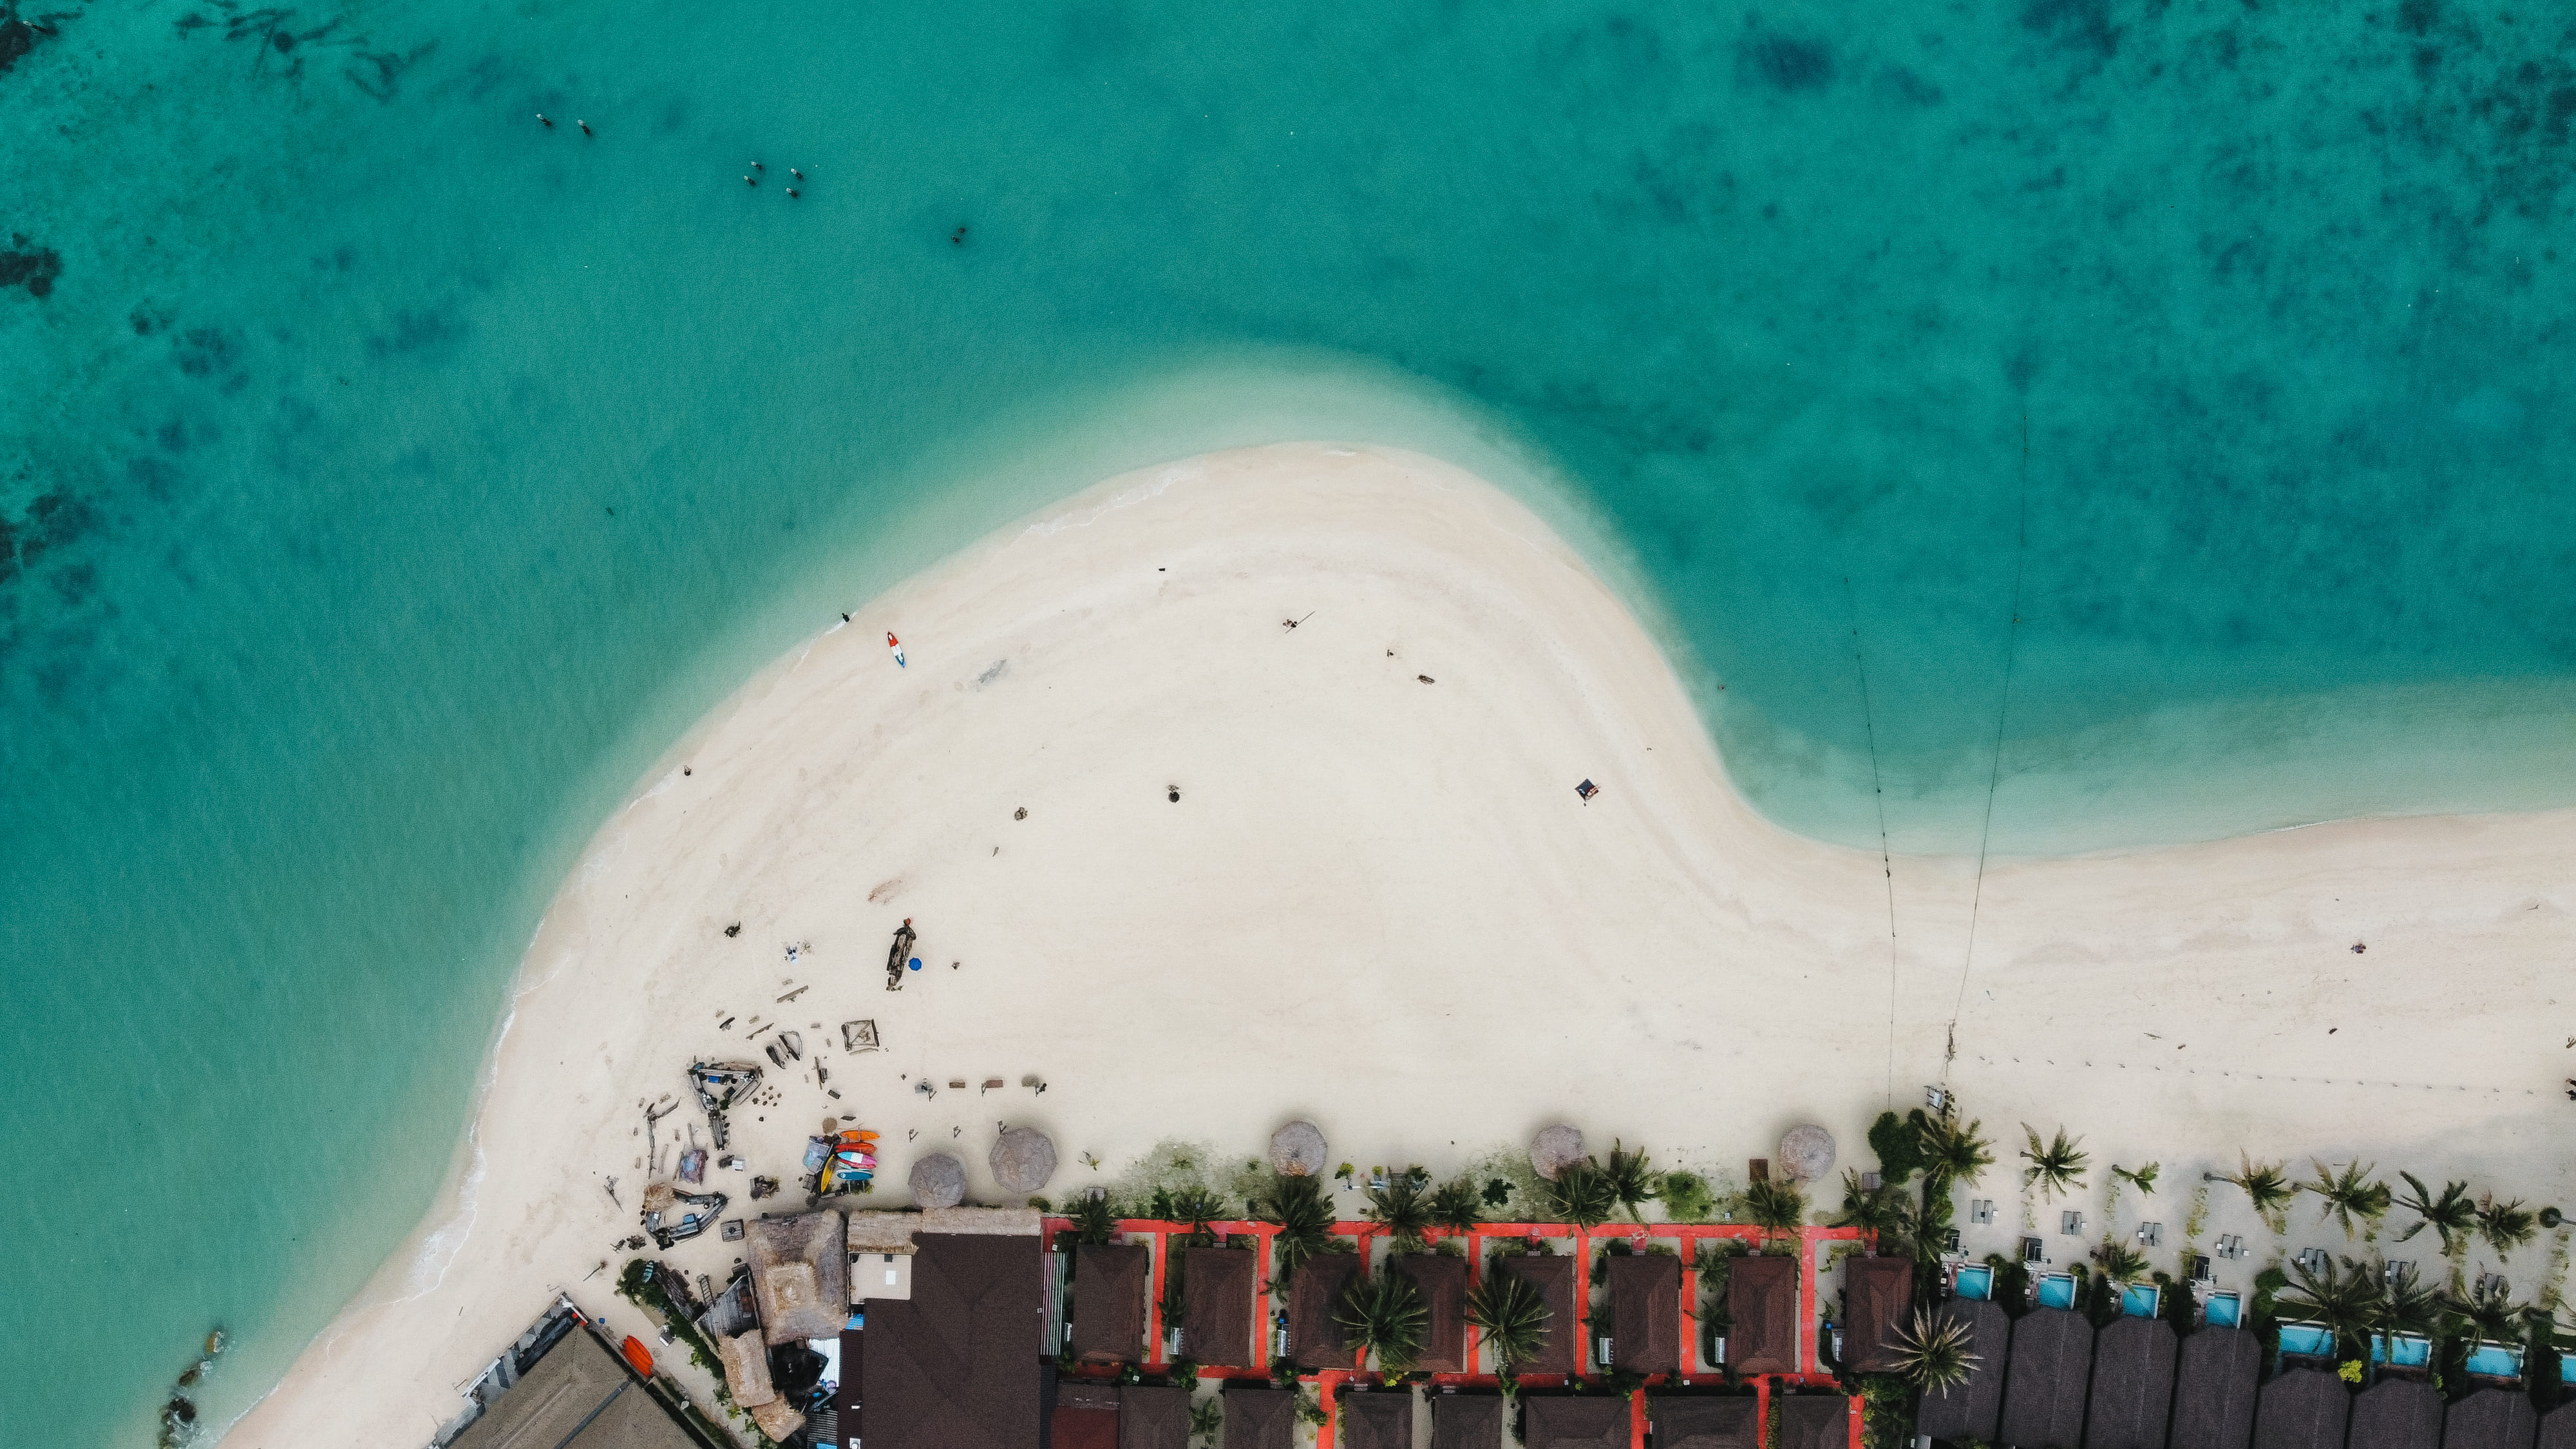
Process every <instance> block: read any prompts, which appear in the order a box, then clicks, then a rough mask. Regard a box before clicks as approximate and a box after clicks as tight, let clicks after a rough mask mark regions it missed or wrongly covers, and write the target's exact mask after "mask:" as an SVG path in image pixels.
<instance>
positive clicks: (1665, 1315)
mask: <svg viewBox="0 0 2576 1449" xmlns="http://www.w3.org/2000/svg"><path fill="white" fill-rule="evenodd" d="M1610 1327H1611V1331H1612V1332H1613V1333H1615V1334H1616V1335H1617V1337H1616V1338H1614V1339H1612V1340H1611V1343H1612V1347H1611V1349H1610V1351H1609V1352H1606V1353H1604V1354H1603V1355H1602V1356H1601V1361H1602V1364H1603V1366H1604V1367H1611V1366H1616V1367H1618V1368H1621V1369H1624V1370H1626V1371H1628V1372H1629V1373H1637V1374H1668V1373H1676V1372H1679V1371H1680V1369H1681V1366H1682V1262H1681V1259H1679V1258H1675V1257H1671V1256H1668V1255H1666V1254H1663V1253H1627V1254H1622V1255H1620V1256H1616V1257H1613V1258H1612V1259H1611V1260H1610Z"/></svg>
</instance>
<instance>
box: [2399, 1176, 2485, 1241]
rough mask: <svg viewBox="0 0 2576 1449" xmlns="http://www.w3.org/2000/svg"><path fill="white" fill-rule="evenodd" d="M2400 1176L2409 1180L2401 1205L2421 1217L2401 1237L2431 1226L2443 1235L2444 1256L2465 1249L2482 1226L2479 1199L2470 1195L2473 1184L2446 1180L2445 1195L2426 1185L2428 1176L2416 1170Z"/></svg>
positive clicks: (2443, 1192) (2400, 1200) (2402, 1238)
mask: <svg viewBox="0 0 2576 1449" xmlns="http://www.w3.org/2000/svg"><path fill="white" fill-rule="evenodd" d="M2397 1176H2398V1177H2399V1179H2401V1180H2402V1181H2404V1182H2405V1184H2406V1194H2405V1196H2403V1197H2400V1198H2398V1199H2397V1206H2399V1207H2402V1208H2404V1209H2406V1210H2407V1211H2408V1212H2410V1213H2413V1214H2415V1216H2416V1217H2417V1219H2419V1221H2417V1222H2415V1223H2413V1224H2410V1225H2409V1226H2408V1227H2407V1229H2406V1231H2404V1232H2402V1233H2399V1234H2398V1235H2397V1241H2399V1242H2401V1243H2402V1242H2405V1241H2406V1240H2407V1239H2408V1238H2411V1237H2413V1236H2415V1235H2416V1234H2417V1233H2420V1232H2422V1231H2424V1230H2425V1229H2426V1228H2431V1229H2432V1230H2433V1231H2434V1232H2436V1233H2438V1234H2440V1235H2441V1238H2442V1255H2443V1256H2444V1257H2449V1256H2451V1255H2452V1254H2454V1253H2459V1252H2462V1251H2465V1250H2466V1249H2467V1248H2468V1246H2469V1242H2470V1240H2471V1239H2472V1238H2474V1237H2476V1236H2477V1230H2478V1205H2477V1201H2476V1199H2474V1198H2472V1197H2470V1196H2469V1185H2468V1184H2467V1183H2465V1182H2446V1183H2444V1184H2442V1192H2441V1195H2440V1196H2439V1197H2436V1196H2434V1195H2433V1194H2432V1193H2431V1192H2430V1191H2428V1190H2427V1189H2426V1188H2425V1186H2424V1179H2422V1178H2420V1177H2417V1176H2416V1175H2415V1174H2413V1173H2411V1172H2401V1173H2399V1174H2397Z"/></svg>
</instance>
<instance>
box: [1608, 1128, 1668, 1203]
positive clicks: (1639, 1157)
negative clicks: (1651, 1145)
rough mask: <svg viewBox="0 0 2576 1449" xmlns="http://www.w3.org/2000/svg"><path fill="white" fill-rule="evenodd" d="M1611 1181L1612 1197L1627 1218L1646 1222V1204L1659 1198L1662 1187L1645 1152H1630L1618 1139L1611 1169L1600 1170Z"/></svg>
mask: <svg viewBox="0 0 2576 1449" xmlns="http://www.w3.org/2000/svg"><path fill="white" fill-rule="evenodd" d="M1601 1172H1602V1176H1604V1177H1606V1178H1608V1179H1609V1182H1610V1193H1611V1195H1612V1196H1613V1197H1616V1198H1617V1199H1618V1200H1619V1206H1621V1207H1623V1208H1626V1209H1627V1210H1628V1216H1629V1217H1631V1218H1633V1219H1635V1220H1636V1221H1638V1222H1641V1223H1642V1222H1644V1221H1645V1220H1646V1211H1645V1208H1646V1204H1647V1203H1649V1202H1652V1201H1653V1200H1654V1199H1655V1198H1656V1197H1657V1196H1658V1195H1659V1188H1660V1183H1659V1181H1658V1179H1657V1178H1656V1176H1655V1170H1654V1167H1653V1166H1652V1165H1651V1164H1649V1163H1648V1162H1647V1161H1646V1152H1645V1149H1644V1148H1642V1147H1641V1148H1639V1149H1637V1150H1636V1151H1634V1152H1630V1151H1627V1150H1626V1149H1625V1148H1624V1147H1623V1146H1621V1144H1620V1143H1619V1141H1618V1140H1617V1139H1616V1138H1613V1139H1612V1140H1611V1143H1610V1165H1609V1166H1607V1167H1605V1168H1603V1169H1602V1170H1601Z"/></svg>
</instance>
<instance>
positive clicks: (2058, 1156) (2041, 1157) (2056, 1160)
mask: <svg viewBox="0 0 2576 1449" xmlns="http://www.w3.org/2000/svg"><path fill="white" fill-rule="evenodd" d="M2021 1130H2022V1132H2023V1133H2024V1134H2025V1135H2027V1136H2028V1137H2029V1138H2030V1146H2029V1147H2028V1148H2026V1149H2025V1150H2024V1151H2023V1152H2022V1154H2021V1155H2022V1160H2023V1161H2025V1162H2028V1163H2029V1164H2030V1165H2029V1166H2028V1167H2025V1168H2023V1169H2022V1170H2021V1181H2022V1186H2024V1187H2037V1188H2038V1189H2039V1192H2040V1196H2042V1197H2055V1196H2057V1195H2058V1194H2059V1193H2061V1192H2071V1191H2073V1190H2074V1189H2076V1188H2079V1187H2082V1186H2083V1185H2084V1169H2085V1167H2086V1166H2087V1165H2089V1164H2090V1163H2091V1162H2092V1160H2093V1157H2092V1154H2091V1153H2088V1152H2084V1151H2082V1150H2080V1149H2081V1148H2082V1146H2083V1142H2084V1139H2083V1138H2081V1137H2076V1138H2069V1137H2068V1136H2067V1135H2066V1129H2065V1128H2063V1127H2060V1128H2058V1129H2057V1136H2056V1137H2055V1138H2054V1139H2052V1140H2050V1141H2049V1142H2048V1143H2046V1144H2045V1145H2043V1144H2042V1143H2041V1142H2040V1140H2039V1129H2038V1128H2036V1127H2033V1126H2031V1125H2030V1124H2029V1123H2027V1122H2024V1123H2023V1124H2021Z"/></svg>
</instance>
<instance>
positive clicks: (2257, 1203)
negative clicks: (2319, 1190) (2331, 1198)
mask: <svg viewBox="0 0 2576 1449" xmlns="http://www.w3.org/2000/svg"><path fill="white" fill-rule="evenodd" d="M2236 1160H2237V1161H2238V1163H2240V1164H2241V1169H2240V1170H2239V1171H2237V1172H2233V1173H2215V1172H2214V1173H2203V1174H2202V1175H2201V1176H2202V1181H2204V1182H2232V1183H2234V1184H2236V1185H2237V1186H2238V1187H2241V1188H2243V1189H2245V1196H2246V1199H2247V1200H2248V1201H2250V1202H2252V1203H2253V1204H2254V1211H2256V1212H2258V1213H2260V1214H2262V1215H2263V1220H2264V1221H2265V1222H2267V1223H2271V1224H2272V1225H2273V1231H2275V1232H2278V1231H2280V1213H2281V1209H2283V1208H2285V1207H2287V1206H2289V1204H2290V1195H2291V1194H2292V1193H2293V1192H2295V1191H2297V1189H2295V1188H2293V1187H2291V1186H2290V1179H2289V1176H2288V1174H2286V1173H2284V1172H2283V1171H2282V1170H2281V1164H2280V1163H2277V1162H2275V1163H2270V1164H2268V1165H2265V1166H2261V1167H2257V1166H2255V1165H2254V1159H2253V1158H2251V1157H2249V1156H2247V1155H2246V1154H2245V1153H2243V1152H2241V1151H2240V1152H2238V1153H2237V1154H2236Z"/></svg>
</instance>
